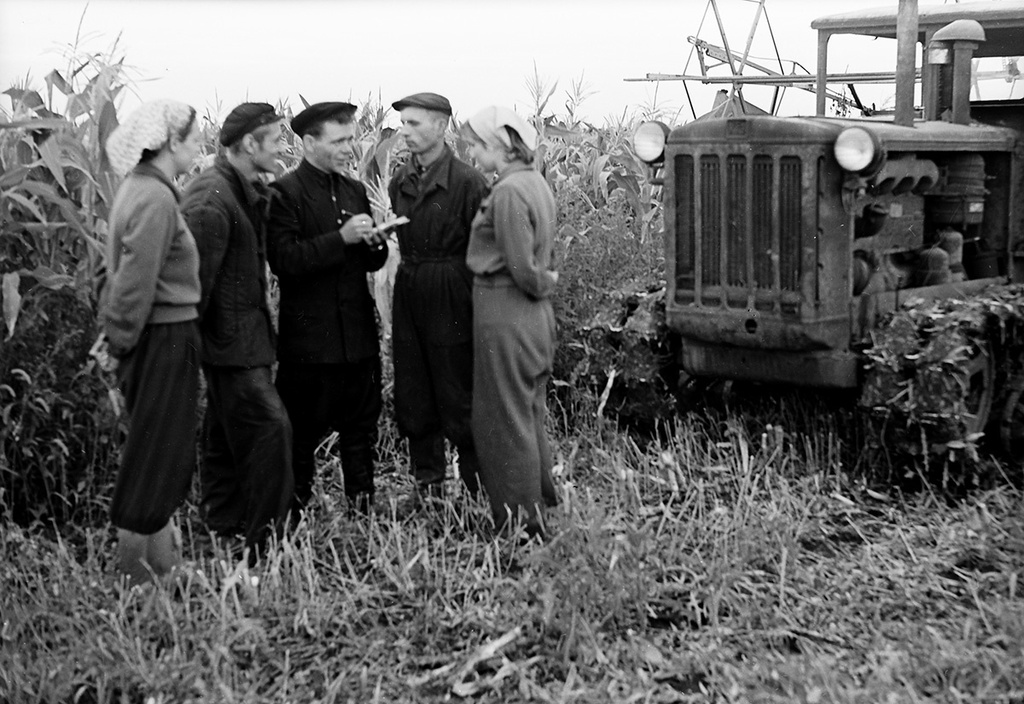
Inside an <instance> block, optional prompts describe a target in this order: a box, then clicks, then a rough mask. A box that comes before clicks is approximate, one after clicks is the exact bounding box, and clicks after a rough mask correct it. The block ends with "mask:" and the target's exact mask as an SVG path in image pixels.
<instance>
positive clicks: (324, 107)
mask: <svg viewBox="0 0 1024 704" xmlns="http://www.w3.org/2000/svg"><path fill="white" fill-rule="evenodd" d="M355 114H356V106H355V105H353V104H352V103H313V104H312V105H310V106H309V107H308V108H306V109H305V110H303V111H302V112H300V113H299V114H298V115H296V116H295V117H293V118H292V123H291V125H292V132H294V133H295V134H297V135H299V136H300V137H304V136H305V135H306V133H307V132H309V131H310V129H311V128H312V127H314V126H315V125H318V124H321V123H324V122H329V121H337V122H341V123H345V122H348V121H349V120H351V119H352V116H353V115H355Z"/></svg>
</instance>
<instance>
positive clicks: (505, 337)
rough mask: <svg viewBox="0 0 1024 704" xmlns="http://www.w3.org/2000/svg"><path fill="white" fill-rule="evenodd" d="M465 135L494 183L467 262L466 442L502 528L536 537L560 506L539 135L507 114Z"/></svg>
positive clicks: (496, 114)
mask: <svg viewBox="0 0 1024 704" xmlns="http://www.w3.org/2000/svg"><path fill="white" fill-rule="evenodd" d="M462 134H463V136H464V137H466V138H467V139H468V140H469V142H470V145H471V146H470V155H471V156H472V157H473V159H474V160H475V162H476V164H477V167H478V168H479V169H480V170H481V171H483V172H484V173H485V174H486V173H494V174H495V175H496V180H495V182H494V185H493V187H492V190H491V193H490V195H489V196H488V197H487V198H486V199H484V201H483V203H482V204H481V206H480V210H479V212H478V213H477V215H476V218H475V219H474V221H473V229H472V233H471V235H470V239H469V248H468V250H467V252H466V263H467V265H468V266H469V268H470V269H471V270H472V271H473V273H474V274H475V277H474V281H473V411H472V426H473V439H474V441H475V443H476V446H477V452H478V454H479V456H480V479H481V481H482V483H483V485H484V488H485V489H486V491H487V495H488V498H489V500H490V502H491V511H492V513H493V515H494V521H495V524H496V526H497V527H498V528H499V529H502V528H506V529H507V528H508V527H509V526H510V525H511V524H512V523H514V522H515V521H517V520H521V521H523V525H524V527H525V528H526V531H527V532H528V533H529V534H531V535H536V534H541V535H542V534H543V529H544V521H543V515H542V509H543V507H544V506H554V505H555V504H556V503H557V494H556V492H555V486H554V481H553V479H552V476H551V449H550V446H549V442H548V437H547V432H546V430H545V428H544V424H545V418H546V416H547V405H546V393H547V390H546V387H547V381H548V379H549V377H550V376H551V367H552V363H553V360H554V353H555V315H554V312H553V310H552V308H551V302H550V300H549V298H548V297H549V296H550V295H551V292H552V290H553V289H554V287H555V283H556V282H557V280H558V274H557V272H554V271H552V270H551V253H552V246H553V241H554V232H555V201H554V197H553V196H552V194H551V189H550V188H549V187H548V185H547V182H546V181H545V180H544V177H543V176H542V175H541V174H540V173H539V172H538V171H537V170H536V169H534V168H533V166H532V162H533V156H534V152H535V151H536V149H537V131H536V130H535V129H534V128H533V127H532V126H531V125H530V124H529V123H528V122H526V121H525V120H523V119H522V118H520V117H519V116H518V115H517V114H516V113H515V112H513V111H512V110H509V109H508V108H502V107H497V106H492V107H488V108H485V109H484V110H481V111H480V112H479V113H477V114H476V115H474V116H473V117H471V118H469V120H468V121H467V122H466V123H465V124H464V125H463V127H462Z"/></svg>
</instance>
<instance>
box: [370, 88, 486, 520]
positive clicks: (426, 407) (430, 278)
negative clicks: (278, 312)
mask: <svg viewBox="0 0 1024 704" xmlns="http://www.w3.org/2000/svg"><path fill="white" fill-rule="evenodd" d="M392 107H393V108H394V109H395V110H398V111H399V112H400V115H401V120H402V128H401V133H402V136H403V137H404V138H405V143H406V145H408V147H409V152H410V153H411V157H410V159H409V162H408V163H406V164H405V165H404V166H402V167H401V168H400V169H398V170H397V171H396V172H395V175H394V176H393V177H392V179H391V183H390V184H389V186H388V193H389V195H390V196H391V207H392V209H393V210H394V212H395V213H396V214H397V215H404V216H406V217H408V218H409V222H408V223H407V224H405V225H402V226H400V227H399V228H398V230H397V232H398V244H399V250H400V251H401V254H402V259H401V264H400V265H399V268H398V274H397V277H396V279H395V293H394V312H393V338H392V345H393V350H394V365H395V415H396V419H397V421H398V428H399V431H400V432H401V433H402V434H403V435H404V436H405V437H407V438H408V440H409V460H410V465H411V470H412V474H413V477H414V479H415V481H416V484H417V489H418V497H419V499H420V500H422V498H424V497H431V498H439V497H442V496H443V495H444V480H445V474H446V461H445V445H444V439H445V437H447V438H448V440H449V441H451V443H452V444H453V445H454V446H455V447H456V448H457V449H458V464H459V474H460V475H461V477H462V480H463V482H464V483H465V486H466V488H467V489H468V490H469V492H470V493H473V494H475V493H477V491H478V490H479V482H478V479H477V466H478V463H477V455H476V450H475V448H474V446H473V435H472V431H471V429H470V424H469V419H470V400H471V398H472V395H473V311H472V295H473V275H472V273H470V271H469V269H468V268H467V267H466V246H467V244H468V243H469V231H470V226H471V225H472V222H473V217H474V216H475V215H476V211H477V209H478V208H479V207H480V202H481V201H482V200H483V198H484V196H485V194H486V192H487V184H486V182H485V181H484V179H483V176H481V175H480V172H479V171H477V170H476V169H475V168H473V167H472V166H469V165H468V164H466V163H464V162H462V161H460V160H459V159H457V158H456V157H455V155H454V154H453V153H452V150H451V148H450V147H449V146H448V145H447V144H445V140H444V136H445V131H446V129H447V127H448V122H449V120H450V119H451V115H452V107H451V104H450V103H449V102H448V99H447V98H445V97H444V96H441V95H437V94H436V93H417V94H415V95H410V96H408V97H406V98H402V99H401V100H398V101H396V102H394V103H392Z"/></svg>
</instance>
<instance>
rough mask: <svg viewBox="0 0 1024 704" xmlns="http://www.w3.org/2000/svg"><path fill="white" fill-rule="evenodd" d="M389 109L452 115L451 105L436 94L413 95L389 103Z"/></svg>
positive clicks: (446, 99)
mask: <svg viewBox="0 0 1024 704" xmlns="http://www.w3.org/2000/svg"><path fill="white" fill-rule="evenodd" d="M391 107H393V108H394V109H395V110H402V109H403V108H423V109H424V110H435V111H437V112H443V113H444V114H445V115H451V114H452V104H451V103H449V102H448V98H446V97H444V96H443V95H438V94H437V93H414V94H412V95H409V96H406V97H404V98H402V99H401V100H396V101H395V102H393V103H391Z"/></svg>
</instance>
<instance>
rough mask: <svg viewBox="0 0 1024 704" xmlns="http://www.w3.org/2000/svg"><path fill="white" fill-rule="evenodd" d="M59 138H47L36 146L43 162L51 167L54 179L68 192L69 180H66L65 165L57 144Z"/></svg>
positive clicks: (47, 166) (48, 167)
mask: <svg viewBox="0 0 1024 704" xmlns="http://www.w3.org/2000/svg"><path fill="white" fill-rule="evenodd" d="M56 144H57V140H55V139H46V140H43V143H42V144H40V145H38V146H37V147H36V148H37V149H38V150H39V156H41V157H42V158H43V163H44V164H45V165H46V168H47V169H49V171H50V173H51V174H52V175H53V178H54V180H56V181H57V183H59V184H60V187H61V188H63V189H64V192H65V193H67V192H68V184H67V181H65V180H64V167H63V165H62V164H61V158H60V150H59V149H58V148H57V146H56Z"/></svg>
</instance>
